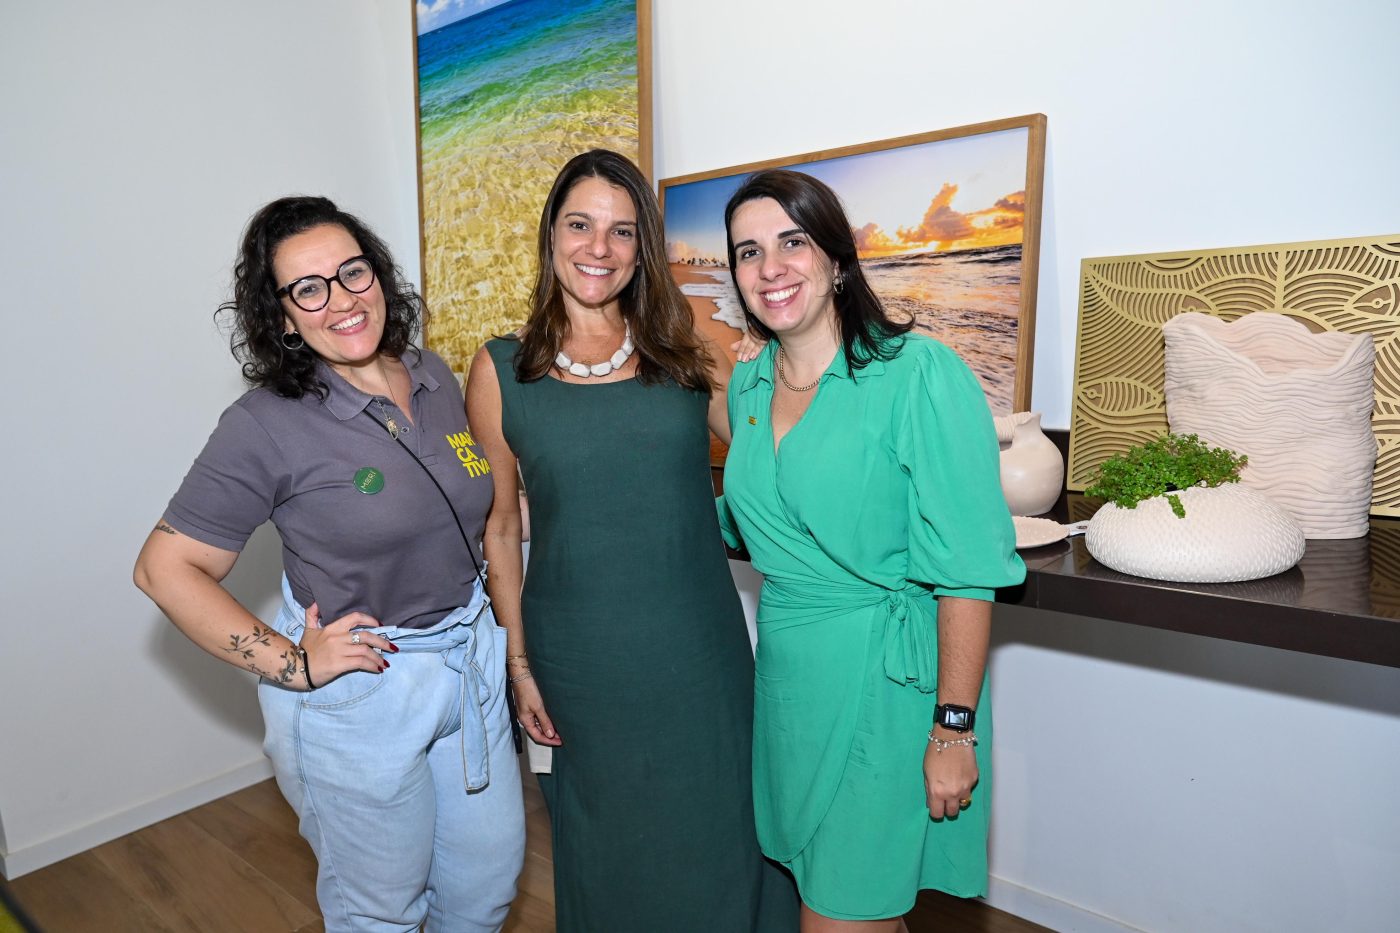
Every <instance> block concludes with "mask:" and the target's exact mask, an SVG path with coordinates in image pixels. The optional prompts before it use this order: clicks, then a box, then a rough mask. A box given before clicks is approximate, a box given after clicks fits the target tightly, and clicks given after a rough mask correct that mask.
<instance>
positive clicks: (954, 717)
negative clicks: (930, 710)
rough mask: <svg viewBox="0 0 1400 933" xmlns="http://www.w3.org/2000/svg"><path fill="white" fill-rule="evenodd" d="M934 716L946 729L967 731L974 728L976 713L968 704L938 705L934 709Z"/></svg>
mask: <svg viewBox="0 0 1400 933" xmlns="http://www.w3.org/2000/svg"><path fill="white" fill-rule="evenodd" d="M934 717H935V718H936V720H937V722H938V724H939V725H940V726H942V727H943V728H945V729H952V730H953V731H954V732H967V731H968V730H970V729H971V728H972V721H973V718H974V713H973V711H972V710H970V709H968V708H967V707H966V706H954V705H952V704H948V705H946V706H942V705H940V706H938V707H936V708H935V709H934Z"/></svg>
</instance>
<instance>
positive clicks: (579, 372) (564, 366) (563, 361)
mask: <svg viewBox="0 0 1400 933" xmlns="http://www.w3.org/2000/svg"><path fill="white" fill-rule="evenodd" d="M635 349H637V345H636V344H634V343H633V342H632V325H631V324H628V325H627V333H626V334H625V335H623V338H622V346H621V347H620V348H619V349H618V351H617V352H616V353H614V354H613V355H612V356H611V357H610V358H608V359H606V360H603V362H601V363H594V364H593V365H592V366H589V365H588V364H587V363H575V362H574V361H573V360H571V359H570V358H569V354H567V353H565V352H564V351H563V350H560V351H559V355H558V356H556V357H555V358H554V365H555V366H558V367H559V368H560V369H561V370H563V371H564V372H566V373H569V374H570V375H573V376H578V377H580V378H583V379H587V378H588V377H589V376H606V375H607V374H608V373H610V372H613V371H614V370H618V369H621V368H622V364H623V363H626V362H627V358H628V357H630V356H631V355H632V351H633V350H635Z"/></svg>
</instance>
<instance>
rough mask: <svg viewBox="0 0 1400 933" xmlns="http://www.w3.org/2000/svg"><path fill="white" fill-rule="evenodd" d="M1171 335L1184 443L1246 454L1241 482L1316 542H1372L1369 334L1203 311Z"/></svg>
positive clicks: (1175, 427)
mask: <svg viewBox="0 0 1400 933" xmlns="http://www.w3.org/2000/svg"><path fill="white" fill-rule="evenodd" d="M1162 333H1163V335H1164V337H1165V338H1166V379H1165V383H1164V385H1165V389H1166V396H1167V420H1168V422H1169V423H1170V425H1171V431H1172V432H1173V433H1174V434H1198V435H1200V437H1201V440H1203V441H1205V442H1206V443H1208V444H1212V445H1216V446H1220V447H1226V448H1229V449H1230V450H1233V451H1235V452H1236V453H1241V454H1247V455H1248V456H1249V463H1248V464H1247V465H1246V466H1245V468H1244V470H1243V471H1242V472H1241V473H1240V481H1241V482H1242V483H1243V484H1244V485H1246V486H1248V487H1249V488H1251V489H1255V490H1257V491H1259V492H1262V493H1264V494H1265V495H1266V496H1268V497H1269V498H1270V499H1272V500H1273V501H1274V502H1276V503H1277V504H1278V505H1280V506H1282V507H1283V508H1284V510H1286V511H1287V512H1288V513H1289V514H1290V515H1292V516H1293V517H1294V518H1296V519H1297V520H1298V524H1299V525H1300V526H1302V529H1303V534H1304V535H1306V536H1307V537H1309V538H1356V537H1360V536H1362V535H1364V534H1366V532H1367V531H1368V529H1369V524H1368V517H1369V514H1370V510H1371V475H1372V472H1373V471H1374V469H1375V465H1376V437H1375V433H1374V432H1373V431H1372V429H1371V411H1372V409H1373V407H1374V405H1375V401H1374V389H1373V387H1372V376H1373V372H1374V369H1375V360H1376V353H1375V347H1374V344H1373V342H1372V339H1371V336H1370V335H1369V334H1343V333H1337V332H1324V333H1313V332H1312V331H1310V330H1309V329H1308V328H1307V327H1306V326H1305V325H1303V324H1302V323H1300V322H1299V321H1296V320H1294V319H1292V318H1290V317H1287V316H1285V315H1282V314H1269V313H1266V312H1258V311H1256V312H1254V313H1252V314H1246V315H1244V316H1243V317H1241V318H1240V319H1239V320H1237V321H1235V322H1234V323H1227V322H1226V321H1224V320H1221V319H1220V318H1217V317H1212V316H1211V315H1208V314H1201V313H1198V312H1194V311H1193V312H1190V313H1187V314H1181V315H1178V316H1176V317H1174V318H1172V319H1171V320H1169V321H1167V323H1166V324H1164V325H1163V326H1162Z"/></svg>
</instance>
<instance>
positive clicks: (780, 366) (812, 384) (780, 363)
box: [778, 347, 822, 392]
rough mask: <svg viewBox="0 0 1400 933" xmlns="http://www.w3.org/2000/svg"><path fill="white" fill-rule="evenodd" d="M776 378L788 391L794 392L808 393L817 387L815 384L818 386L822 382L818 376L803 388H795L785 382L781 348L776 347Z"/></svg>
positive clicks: (785, 374)
mask: <svg viewBox="0 0 1400 933" xmlns="http://www.w3.org/2000/svg"><path fill="white" fill-rule="evenodd" d="M778 378H779V379H781V380H782V383H783V385H785V386H787V387H788V388H789V389H791V390H792V391H794V392H810V391H812V390H813V389H815V388H816V387H817V384H818V383H820V382H821V381H822V377H821V376H818V377H817V378H815V379H813V380H812V381H811V382H809V383H808V384H807V385H805V386H795V385H793V384H792V383H791V382H788V381H787V373H785V372H783V348H782V347H778Z"/></svg>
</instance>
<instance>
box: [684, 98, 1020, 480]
mask: <svg viewBox="0 0 1400 933" xmlns="http://www.w3.org/2000/svg"><path fill="white" fill-rule="evenodd" d="M1045 123H1046V121H1045V116H1044V114H1038V113H1037V114H1029V115H1026V116H1020V117H1010V118H1007V119H1004V120H993V121H989V122H986V123H976V124H972V125H970V126H959V127H954V128H952V129H946V130H935V131H933V132H929V133H919V134H916V135H912V136H901V137H898V138H895V139H885V140H880V141H878V142H871V143H863V144H861V145H855V146H846V147H843V148H839V149H826V150H821V151H817V152H808V153H803V154H802V155H796V156H786V157H783V158H778V159H768V160H765V161H762V162H750V163H748V164H745V165H737V166H732V167H729V168H722V169H716V170H713V171H707V172H699V173H695V174H691V175H683V176H679V177H675V178H664V179H662V180H661V184H660V189H661V190H660V200H661V210H662V216H663V219H664V221H665V226H666V250H667V258H668V260H669V261H670V263H671V271H672V275H674V276H675V277H676V281H677V282H678V283H679V284H680V285H681V290H682V291H683V292H685V293H686V295H687V297H688V298H689V299H690V303H691V310H692V311H693V312H694V313H695V320H696V328H697V329H698V330H699V331H700V332H701V333H703V334H705V335H706V336H708V337H710V338H712V339H713V340H714V342H715V343H716V344H718V345H719V346H721V347H722V348H723V349H724V350H725V352H729V345H730V344H732V343H733V342H734V341H735V340H737V339H738V337H739V334H740V329H739V328H740V327H741V326H742V322H743V313H742V306H741V305H740V303H739V296H738V293H737V292H736V291H735V290H734V287H733V283H732V281H731V280H730V277H729V269H728V258H727V255H726V248H725V231H724V205H725V202H726V201H728V199H729V196H730V195H731V194H732V193H733V192H734V191H735V190H737V188H738V187H739V184H740V183H741V182H742V181H743V179H744V178H745V177H746V176H747V175H749V174H751V173H753V172H756V171H759V170H761V169H767V168H791V169H795V170H798V171H803V172H808V173H810V174H812V175H815V176H816V177H818V178H820V179H822V180H823V181H825V182H826V183H827V184H829V185H831V187H832V188H833V189H834V190H835V191H836V193H837V194H838V195H839V196H840V197H841V199H842V202H843V204H844V205H845V208H846V214H847V218H848V219H849V220H850V221H851V223H852V225H853V226H854V228H855V229H854V231H853V232H854V233H855V235H856V244H857V247H858V249H859V253H860V258H861V266H862V269H863V270H864V272H865V274H866V277H867V279H869V281H870V284H871V286H872V287H873V288H874V289H875V292H876V293H877V294H878V295H879V296H880V298H881V299H882V300H883V301H884V302H885V303H886V307H887V308H888V309H889V310H890V311H891V312H893V313H895V314H911V315H913V317H914V319H915V324H916V329H917V330H919V331H920V332H923V333H927V334H929V335H931V336H933V337H936V338H938V339H941V340H943V342H944V343H947V344H948V345H949V346H951V347H952V348H953V349H954V350H955V351H957V352H958V353H959V355H960V356H962V357H963V359H964V360H965V361H966V362H967V363H968V364H969V365H970V366H971V367H972V369H973V371H974V372H975V373H976V374H977V376H978V379H979V381H981V383H982V388H983V390H984V391H986V393H987V400H988V404H989V405H990V407H991V409H992V413H993V414H996V415H1007V414H1011V413H1012V412H1015V411H1025V410H1027V409H1028V408H1029V407H1030V397H1031V371H1032V360H1033V355H1034V351H1035V301H1036V285H1037V273H1038V269H1039V254H1040V216H1041V198H1042V191H1043V187H1044V177H1045ZM955 205H956V206H955ZM711 441H712V443H711V460H712V462H713V463H714V464H715V465H716V466H718V465H721V464H722V463H723V462H724V456H725V454H726V452H727V451H726V449H725V447H724V445H723V444H721V443H720V441H719V440H718V439H717V438H712V439H711Z"/></svg>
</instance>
